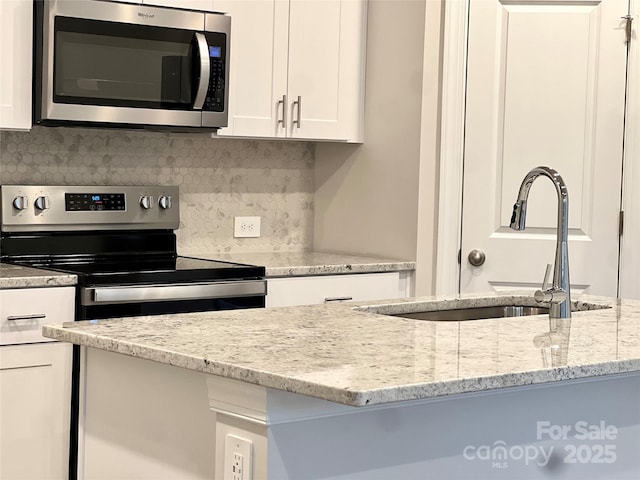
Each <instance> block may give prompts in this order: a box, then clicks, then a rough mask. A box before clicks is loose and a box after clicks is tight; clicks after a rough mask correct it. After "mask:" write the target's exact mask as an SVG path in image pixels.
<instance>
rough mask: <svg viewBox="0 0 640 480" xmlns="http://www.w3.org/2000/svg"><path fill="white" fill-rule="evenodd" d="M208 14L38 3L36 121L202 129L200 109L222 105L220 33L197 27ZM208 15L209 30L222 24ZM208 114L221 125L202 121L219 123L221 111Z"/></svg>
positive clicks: (213, 109) (222, 41)
mask: <svg viewBox="0 0 640 480" xmlns="http://www.w3.org/2000/svg"><path fill="white" fill-rule="evenodd" d="M210 16H212V15H206V14H205V13H203V12H195V11H184V10H174V9H164V8H158V7H148V6H143V5H134V4H119V3H111V2H99V1H91V0H88V1H83V2H69V1H62V0H52V1H48V2H44V3H42V2H38V3H37V8H36V24H37V25H38V26H37V27H36V77H35V78H36V79H37V82H38V83H37V84H36V93H37V94H38V98H37V99H36V105H35V107H36V123H44V124H65V123H66V122H74V123H76V122H79V123H81V124H83V123H91V124H96V123H97V124H100V125H103V124H107V125H112V124H123V125H155V126H158V127H162V126H164V127H171V126H177V127H202V125H203V111H210V112H213V113H220V112H222V111H224V110H225V107H226V97H225V93H226V90H225V87H226V83H225V82H224V81H222V80H220V78H222V77H221V76H222V75H224V72H225V71H226V69H225V68H223V67H224V65H225V59H226V57H227V55H226V51H227V45H226V42H227V35H228V33H226V32H217V33H216V32H209V33H205V31H204V30H205V20H206V19H207V18H208V17H210ZM213 17H214V19H215V18H217V19H219V22H218V23H220V24H221V25H216V22H215V21H209V22H208V23H213V24H214V25H213V28H215V27H216V26H224V25H225V24H227V26H228V25H230V23H229V19H228V17H224V16H223V15H213ZM223 30H224V28H223ZM220 64H222V66H220ZM213 74H215V77H213V76H212V75H213ZM225 113H226V112H225ZM208 118H210V115H209V117H208ZM215 120H216V121H219V122H220V123H224V125H209V126H211V127H219V126H225V125H226V116H225V118H224V121H222V119H221V118H216V119H215Z"/></svg>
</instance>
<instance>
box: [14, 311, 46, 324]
mask: <svg viewBox="0 0 640 480" xmlns="http://www.w3.org/2000/svg"><path fill="white" fill-rule="evenodd" d="M41 318H47V316H46V315H45V314H44V313H31V314H29V315H9V316H7V320H10V321H12V322H14V321H16V320H38V319H41Z"/></svg>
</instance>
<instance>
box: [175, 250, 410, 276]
mask: <svg viewBox="0 0 640 480" xmlns="http://www.w3.org/2000/svg"><path fill="white" fill-rule="evenodd" d="M181 255H185V256H189V257H195V258H204V259H211V260H221V261H227V262H234V263H243V264H249V265H259V266H264V267H265V270H266V277H267V278H278V277H302V276H311V275H313V276H315V275H341V274H350V273H384V272H403V271H413V270H415V268H416V263H415V262H414V261H408V260H399V259H394V258H383V257H369V256H359V255H348V254H341V253H332V252H320V251H306V250H305V251H283V252H233V253H209V252H205V253H203V252H196V253H193V254H192V253H187V252H181Z"/></svg>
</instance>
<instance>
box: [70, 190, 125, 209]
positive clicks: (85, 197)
mask: <svg viewBox="0 0 640 480" xmlns="http://www.w3.org/2000/svg"><path fill="white" fill-rule="evenodd" d="M64 203H65V210H66V211H67V212H85V211H87V212H90V211H102V210H125V201H124V193H65V194H64Z"/></svg>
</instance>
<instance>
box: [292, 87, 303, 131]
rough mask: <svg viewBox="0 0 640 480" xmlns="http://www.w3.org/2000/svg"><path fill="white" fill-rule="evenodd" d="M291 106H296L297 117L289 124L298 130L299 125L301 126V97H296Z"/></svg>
mask: <svg viewBox="0 0 640 480" xmlns="http://www.w3.org/2000/svg"><path fill="white" fill-rule="evenodd" d="M293 104H294V105H297V110H298V116H297V118H296V119H295V120H294V121H293V122H291V124H292V125H295V126H296V128H300V125H301V124H302V97H301V96H300V95H298V99H297V100H296V101H295V102H293Z"/></svg>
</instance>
